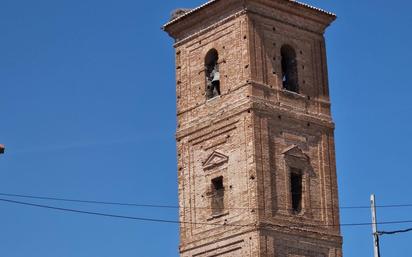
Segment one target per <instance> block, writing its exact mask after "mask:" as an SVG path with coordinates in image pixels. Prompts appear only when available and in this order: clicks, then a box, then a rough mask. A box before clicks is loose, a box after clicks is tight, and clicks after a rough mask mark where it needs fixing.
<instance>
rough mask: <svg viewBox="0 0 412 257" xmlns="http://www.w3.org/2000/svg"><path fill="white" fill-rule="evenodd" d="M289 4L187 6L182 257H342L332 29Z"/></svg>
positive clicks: (180, 82)
mask: <svg viewBox="0 0 412 257" xmlns="http://www.w3.org/2000/svg"><path fill="white" fill-rule="evenodd" d="M335 18H336V17H335V15H334V14H332V13H329V12H326V11H324V10H321V9H318V8H315V7H311V6H309V5H306V4H303V3H299V2H296V1H289V0H214V1H209V2H207V3H206V4H204V5H202V6H200V7H198V8H195V9H191V10H189V9H179V10H177V11H175V12H174V13H173V15H172V19H171V20H170V21H169V22H168V23H167V24H165V25H164V27H163V28H164V30H165V31H166V32H167V33H168V34H169V35H170V36H171V37H172V38H173V39H174V40H175V44H174V47H175V58H176V66H175V69H176V94H177V121H178V124H177V132H176V140H177V152H178V187H179V188H178V191H179V206H180V215H179V216H180V222H181V225H180V254H181V256H182V257H203V256H204V257H212V256H219V257H229V256H230V257H246V256H248V257H256V256H262V257H266V256H275V257H341V256H342V238H341V234H340V227H339V224H340V222H339V204H338V188H337V177H336V165H335V146H334V123H333V121H332V117H331V112H330V106H331V104H330V98H329V86H328V76H327V62H326V51H325V39H324V32H325V29H326V28H327V27H328V26H329V25H330V24H331V23H332V22H333V21H334V20H335Z"/></svg>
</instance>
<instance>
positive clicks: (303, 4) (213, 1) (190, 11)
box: [162, 0, 336, 31]
mask: <svg viewBox="0 0 412 257" xmlns="http://www.w3.org/2000/svg"><path fill="white" fill-rule="evenodd" d="M219 1H222V0H209V1H208V2H206V3H204V4H202V5H200V6H198V7H196V8H193V9H191V10H188V11H187V12H185V13H183V14H182V15H179V16H177V17H173V18H172V19H171V20H170V21H169V22H167V23H165V24H164V25H163V26H162V29H163V30H165V31H167V28H168V27H169V26H170V25H172V24H175V23H177V22H179V21H180V20H182V19H184V18H185V17H187V16H190V15H192V14H194V13H196V12H198V11H200V10H203V9H205V8H207V7H208V6H211V5H213V4H215V3H217V2H219ZM284 1H285V2H289V3H291V4H295V5H297V6H299V7H302V8H305V9H309V10H312V11H316V12H319V13H322V14H324V15H326V16H329V18H330V20H331V22H332V21H334V20H335V19H336V14H334V13H332V12H329V11H326V10H324V9H321V8H318V7H315V6H312V5H309V4H305V3H302V2H299V1H295V0H284Z"/></svg>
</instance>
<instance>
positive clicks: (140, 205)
mask: <svg viewBox="0 0 412 257" xmlns="http://www.w3.org/2000/svg"><path fill="white" fill-rule="evenodd" d="M0 196H8V197H19V198H27V199H38V200H51V201H62V202H74V203H87V204H101V205H118V206H130V207H144V208H165V209H179V208H182V209H210V207H185V206H182V207H179V206H177V205H168V204H141V203H126V202H110V201H97V200H82V199H71V198H59V197H48V196H37V195H26V194H10V193H1V192H0ZM376 207H377V208H404V207H412V204H392V205H377V206H376ZM369 208H370V207H369V206H342V207H340V209H369ZM227 209H246V210H256V209H259V208H250V207H243V208H242V207H238V208H236V207H228V208H227ZM311 209H330V208H311ZM261 210H267V211H270V209H268V208H263V209H261ZM276 210H281V209H279V208H276Z"/></svg>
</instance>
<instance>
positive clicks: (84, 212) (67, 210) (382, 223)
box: [0, 198, 412, 228]
mask: <svg viewBox="0 0 412 257" xmlns="http://www.w3.org/2000/svg"><path fill="white" fill-rule="evenodd" d="M0 201H1V202H7V203H13V204H18V205H24V206H30V207H37V208H44V209H49V210H57V211H62V212H71V213H80V214H87V215H94V216H103V217H109V218H118V219H128V220H137V221H143V222H157V223H172V224H195V225H209V226H229V227H257V225H256V224H226V223H223V224H221V223H206V222H185V221H175V220H166V219H154V218H144V217H134V216H125V215H118V214H109V213H103V212H92V211H84V210H78V209H70V208H62V207H56V206H50V205H43V204H35V203H28V202H21V201H14V200H9V199H2V198H0ZM405 223H412V220H403V221H386V222H379V223H378V224H381V225H388V224H405ZM371 224H372V223H370V222H362V223H342V224H339V225H337V224H336V225H335V224H313V225H312V224H299V225H298V226H299V227H337V226H341V227H358V226H369V225H371ZM275 226H280V227H287V228H295V227H292V226H284V225H277V224H275Z"/></svg>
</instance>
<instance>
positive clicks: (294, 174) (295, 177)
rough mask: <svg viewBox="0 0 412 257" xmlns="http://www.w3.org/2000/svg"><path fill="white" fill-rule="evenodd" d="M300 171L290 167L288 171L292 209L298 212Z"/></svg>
mask: <svg viewBox="0 0 412 257" xmlns="http://www.w3.org/2000/svg"><path fill="white" fill-rule="evenodd" d="M302 182H303V181H302V171H301V170H299V169H294V168H293V169H291V173H290V191H291V196H292V211H293V212H294V213H295V214H299V213H300V212H301V211H302V200H303V192H302Z"/></svg>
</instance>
